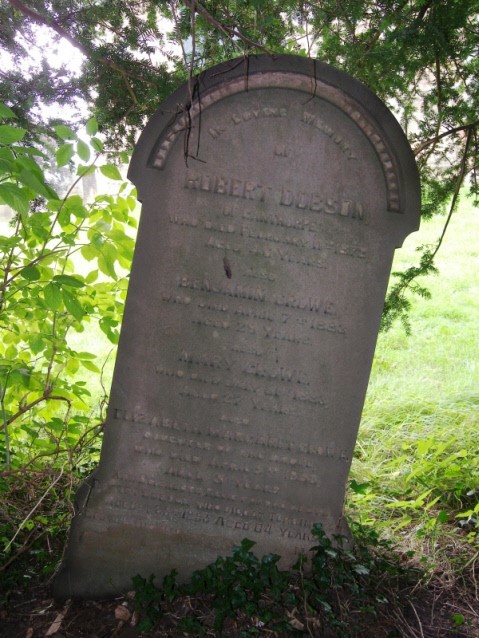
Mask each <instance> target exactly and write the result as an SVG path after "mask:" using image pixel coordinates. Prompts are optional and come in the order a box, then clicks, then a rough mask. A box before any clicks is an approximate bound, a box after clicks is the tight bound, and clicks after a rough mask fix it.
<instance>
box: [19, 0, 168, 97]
mask: <svg viewBox="0 0 479 638" xmlns="http://www.w3.org/2000/svg"><path fill="white" fill-rule="evenodd" d="M8 1H9V2H10V4H11V5H12V7H15V9H18V11H20V12H21V13H23V15H25V16H27V17H28V18H30V19H31V20H33V21H34V22H36V23H37V24H41V25H43V26H46V27H49V28H50V29H53V31H55V33H57V34H58V35H59V36H60V37H61V38H63V39H64V40H67V42H69V43H70V44H71V45H72V46H73V47H75V49H78V51H80V52H81V53H82V54H83V55H84V56H85V57H86V58H88V59H94V60H96V61H98V62H99V63H100V64H103V65H104V66H107V67H109V68H110V69H113V70H114V71H116V72H117V73H119V74H120V75H121V76H122V78H123V80H124V82H125V85H126V88H127V89H128V92H129V94H130V95H131V97H132V99H133V101H134V102H135V104H137V103H138V100H137V98H136V95H135V93H134V91H133V89H132V87H131V85H130V82H129V81H128V77H131V78H133V79H135V80H139V81H140V82H146V83H147V84H149V85H151V86H154V85H155V83H154V82H151V81H150V80H148V79H146V78H143V77H140V76H138V75H136V74H134V73H131V72H130V71H126V70H125V69H124V68H122V67H121V66H120V65H119V64H117V63H116V62H114V61H113V60H111V59H110V58H106V57H104V56H101V55H98V53H97V52H96V51H95V50H92V49H89V48H88V47H86V46H85V45H84V44H82V43H81V42H79V41H78V40H77V39H76V38H74V37H73V36H72V35H71V34H70V33H69V32H68V31H67V30H66V29H64V28H63V27H62V26H61V25H60V24H59V23H58V22H57V21H55V20H53V19H51V18H47V17H45V16H43V15H42V14H41V13H38V11H35V10H34V9H31V8H30V7H27V5H25V4H24V3H23V2H21V0H8Z"/></svg>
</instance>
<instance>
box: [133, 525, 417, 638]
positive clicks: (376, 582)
mask: <svg viewBox="0 0 479 638" xmlns="http://www.w3.org/2000/svg"><path fill="white" fill-rule="evenodd" d="M353 531H354V546H353V548H350V547H349V543H348V542H347V541H346V539H345V538H344V537H340V536H335V537H333V538H332V539H330V538H328V537H327V536H326V534H325V533H324V531H323V529H322V527H321V525H315V526H314V527H313V529H312V535H313V536H314V537H315V545H314V546H313V547H312V548H311V551H310V552H309V555H308V556H306V555H305V554H302V555H300V556H299V558H298V560H297V562H296V564H295V565H294V567H293V568H292V569H291V570H290V571H285V570H282V569H280V567H279V560H280V557H279V556H278V555H275V554H267V555H265V556H263V557H262V558H258V557H257V556H256V555H255V554H254V553H253V552H252V551H251V550H252V548H253V546H254V544H255V543H254V542H253V541H250V540H247V539H244V540H243V541H242V542H241V544H240V545H239V546H235V547H234V548H233V550H232V553H231V555H229V556H227V557H218V558H217V560H216V561H215V562H214V563H212V564H211V565H209V566H208V567H206V568H204V569H201V570H198V571H195V572H194V573H193V574H192V577H191V579H190V581H189V582H187V583H186V584H178V582H177V579H176V576H177V573H176V571H172V572H171V573H170V574H168V575H167V576H166V577H165V578H164V580H163V583H162V584H161V585H160V586H156V585H155V583H154V578H153V576H151V577H150V578H149V579H145V578H143V577H141V576H136V577H135V578H134V579H133V584H134V589H135V601H136V605H137V610H138V611H139V612H140V617H141V621H140V624H139V626H138V629H139V631H146V632H149V631H152V630H153V629H154V627H155V626H157V625H158V624H159V623H161V621H162V618H163V616H164V614H165V611H166V610H167V609H169V608H170V607H171V605H172V603H174V602H175V601H178V600H183V601H185V599H187V600H188V605H183V609H184V608H188V610H189V611H188V612H187V613H184V614H183V617H182V619H181V621H180V623H179V625H178V629H180V630H183V631H184V632H185V634H186V635H192V636H206V635H212V633H211V632H212V631H213V632H214V635H216V636H222V635H223V631H226V630H227V629H228V628H229V626H230V625H231V624H234V625H235V626H236V627H237V628H238V630H239V634H238V635H239V636H241V637H245V638H246V637H247V636H257V635H268V634H269V635H271V632H274V635H280V636H304V635H310V636H322V637H324V638H337V637H341V638H354V637H356V636H359V635H363V632H364V631H370V628H371V626H372V624H373V623H374V624H375V625H376V624H377V621H378V620H380V621H381V622H380V625H381V628H382V629H381V630H382V631H384V628H385V627H387V634H383V636H386V635H387V637H388V638H394V637H399V636H401V635H402V633H401V623H402V616H401V613H400V612H399V611H398V610H399V609H400V607H401V604H400V598H401V597H402V594H403V592H404V591H405V590H406V589H409V590H411V588H412V586H413V585H414V583H417V582H418V581H419V580H420V578H421V572H420V571H419V570H418V569H417V568H412V567H405V566H404V565H402V564H401V558H400V556H399V555H398V554H394V552H393V548H392V545H391V544H390V543H388V542H387V541H384V540H380V539H379V537H378V535H377V534H376V532H374V531H373V530H371V529H367V528H364V527H362V526H359V525H354V529H353ZM198 597H201V600H202V602H203V604H204V603H205V602H206V603H207V607H208V609H209V610H210V613H209V614H206V615H205V614H204V607H203V606H199V605H198V604H196V605H195V601H197V600H198ZM403 603H404V601H402V604H403ZM368 628H369V629H368ZM368 635H370V636H373V634H372V633H369V634H368Z"/></svg>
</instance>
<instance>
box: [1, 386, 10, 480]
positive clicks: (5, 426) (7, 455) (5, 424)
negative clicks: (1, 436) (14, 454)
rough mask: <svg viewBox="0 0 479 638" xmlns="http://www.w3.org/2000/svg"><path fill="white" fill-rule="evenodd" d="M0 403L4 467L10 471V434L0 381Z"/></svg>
mask: <svg viewBox="0 0 479 638" xmlns="http://www.w3.org/2000/svg"><path fill="white" fill-rule="evenodd" d="M0 395H1V399H0V404H1V406H2V421H3V431H4V432H5V467H6V469H7V472H8V471H10V436H9V433H8V421H7V413H6V411H5V392H4V390H3V387H2V382H1V381H0Z"/></svg>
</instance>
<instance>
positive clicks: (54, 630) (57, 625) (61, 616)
mask: <svg viewBox="0 0 479 638" xmlns="http://www.w3.org/2000/svg"><path fill="white" fill-rule="evenodd" d="M71 602H72V601H71V600H67V602H66V603H65V607H64V608H63V609H62V610H61V611H60V612H59V613H58V614H57V616H56V618H55V620H54V621H53V622H52V624H51V625H50V627H49V629H48V631H47V633H46V634H45V638H47V636H53V635H54V634H56V633H57V631H58V630H59V629H60V627H61V626H62V622H63V619H64V618H65V616H66V615H67V613H68V609H69V608H70V605H71Z"/></svg>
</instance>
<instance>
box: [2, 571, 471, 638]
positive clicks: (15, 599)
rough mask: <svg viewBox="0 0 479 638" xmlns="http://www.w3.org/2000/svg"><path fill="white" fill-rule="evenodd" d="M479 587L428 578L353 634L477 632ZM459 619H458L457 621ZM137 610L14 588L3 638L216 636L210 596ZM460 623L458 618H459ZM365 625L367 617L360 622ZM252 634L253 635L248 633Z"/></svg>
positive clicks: (247, 625) (332, 636)
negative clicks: (149, 619)
mask: <svg viewBox="0 0 479 638" xmlns="http://www.w3.org/2000/svg"><path fill="white" fill-rule="evenodd" d="M476 596H477V592H474V591H471V592H470V595H467V596H465V595H464V593H463V592H460V591H458V590H457V589H455V588H454V587H444V584H443V583H442V584H441V583H429V584H428V586H427V587H424V586H422V587H419V588H418V589H417V590H416V591H408V592H404V598H403V600H402V601H401V604H400V606H399V607H398V608H391V609H390V610H389V611H388V610H386V611H385V613H383V614H381V615H380V616H379V617H377V618H376V620H374V621H373V622H372V623H370V624H369V626H368V628H367V629H364V628H362V629H359V630H358V632H357V633H356V631H355V630H354V628H352V630H351V631H352V633H351V635H352V636H354V638H403V637H404V638H478V637H479V601H478V599H477V597H476ZM188 616H190V617H195V618H196V619H198V620H199V621H201V623H202V625H203V627H204V629H202V630H201V633H200V632H196V633H195V631H194V630H193V631H192V632H188V633H186V632H185V631H184V630H182V629H180V628H179V627H178V623H179V622H180V621H181V619H184V618H186V617H188ZM290 617H291V626H292V627H294V628H295V629H296V630H297V633H296V634H295V635H297V636H301V635H303V636H305V637H307V636H314V637H317V638H323V637H324V638H326V637H327V638H343V636H342V635H341V634H337V633H335V632H334V631H332V630H331V629H328V628H327V627H321V626H319V624H318V622H317V621H315V619H314V617H313V618H309V621H308V623H307V626H305V625H304V624H303V623H301V622H300V621H299V620H297V619H296V618H294V615H291V616H290ZM454 619H455V622H454ZM138 621H139V615H138V613H137V612H136V611H135V602H134V599H133V598H132V596H126V597H119V598H117V599H115V600H110V601H98V600H96V601H95V600H92V601H67V602H63V603H59V602H55V601H54V600H53V599H52V598H51V596H50V592H49V587H48V584H45V583H40V584H35V585H32V586H30V587H29V588H28V589H25V590H23V591H21V590H14V591H11V592H10V593H9V595H8V602H6V603H4V604H3V605H2V607H1V609H0V623H1V624H0V636H2V638H44V637H45V638H133V637H135V636H136V637H137V638H140V637H141V638H147V637H151V638H166V637H173V638H175V637H180V636H181V637H183V636H211V637H213V636H215V635H216V634H215V632H214V630H213V613H212V611H211V609H210V607H209V601H208V600H204V599H203V600H202V599H201V597H199V598H190V597H183V598H179V599H177V600H175V601H174V602H173V603H172V604H170V605H169V606H167V607H165V609H164V615H163V618H162V619H161V621H160V622H159V623H158V624H157V625H156V626H155V627H154V629H153V630H151V631H149V632H147V633H144V632H139V631H138V628H137V624H138ZM455 623H456V624H455ZM360 624H361V625H362V624H363V623H360ZM255 625H256V631H257V632H258V633H259V635H264V636H267V637H268V638H274V637H277V636H286V635H290V634H289V632H285V631H284V632H280V633H278V632H273V631H268V630H263V631H261V632H259V627H258V623H257V621H255V619H249V618H241V617H240V618H237V619H235V620H234V621H227V622H226V624H225V627H224V631H223V634H222V636H224V638H240V637H241V636H245V635H246V634H245V633H242V632H245V631H247V630H248V629H249V630H250V631H251V630H252V629H253V631H254V628H255ZM249 635H254V634H253V633H250V634H249Z"/></svg>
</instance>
